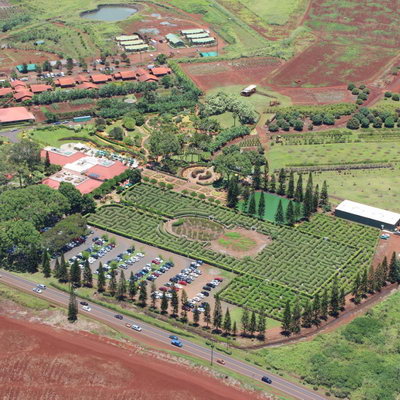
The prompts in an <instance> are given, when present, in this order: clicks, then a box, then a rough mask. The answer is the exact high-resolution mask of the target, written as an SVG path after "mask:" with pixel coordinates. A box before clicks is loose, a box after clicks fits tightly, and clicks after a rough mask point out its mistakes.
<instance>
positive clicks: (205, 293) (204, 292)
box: [201, 290, 210, 297]
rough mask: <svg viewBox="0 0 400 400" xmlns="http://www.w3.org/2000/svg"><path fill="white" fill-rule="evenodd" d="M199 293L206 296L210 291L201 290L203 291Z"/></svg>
mask: <svg viewBox="0 0 400 400" xmlns="http://www.w3.org/2000/svg"><path fill="white" fill-rule="evenodd" d="M201 294H204V296H206V297H208V296H209V295H210V293H208V292H206V291H205V290H203V291H202V292H201Z"/></svg>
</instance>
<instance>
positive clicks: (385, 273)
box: [382, 256, 389, 286]
mask: <svg viewBox="0 0 400 400" xmlns="http://www.w3.org/2000/svg"><path fill="white" fill-rule="evenodd" d="M388 276H389V265H388V262H387V258H386V256H385V257H384V258H383V261H382V286H386V281H387V279H388Z"/></svg>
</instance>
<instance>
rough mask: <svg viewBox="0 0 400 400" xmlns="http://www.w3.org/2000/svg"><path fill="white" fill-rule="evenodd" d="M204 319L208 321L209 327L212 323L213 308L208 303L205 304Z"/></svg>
mask: <svg viewBox="0 0 400 400" xmlns="http://www.w3.org/2000/svg"><path fill="white" fill-rule="evenodd" d="M203 319H204V322H205V323H206V327H207V328H208V325H209V324H210V323H211V309H210V305H209V304H208V303H207V304H205V305H204V314H203Z"/></svg>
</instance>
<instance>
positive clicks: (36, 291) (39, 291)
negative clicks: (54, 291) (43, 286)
mask: <svg viewBox="0 0 400 400" xmlns="http://www.w3.org/2000/svg"><path fill="white" fill-rule="evenodd" d="M32 290H33V291H34V292H35V293H42V291H41V290H40V289H39V288H37V287H34V288H33V289H32Z"/></svg>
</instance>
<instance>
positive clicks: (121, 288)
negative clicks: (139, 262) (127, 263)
mask: <svg viewBox="0 0 400 400" xmlns="http://www.w3.org/2000/svg"><path fill="white" fill-rule="evenodd" d="M125 295H126V279H125V274H124V271H121V275H120V276H119V282H118V286H117V294H116V298H117V299H118V300H120V301H122V300H124V299H125Z"/></svg>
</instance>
